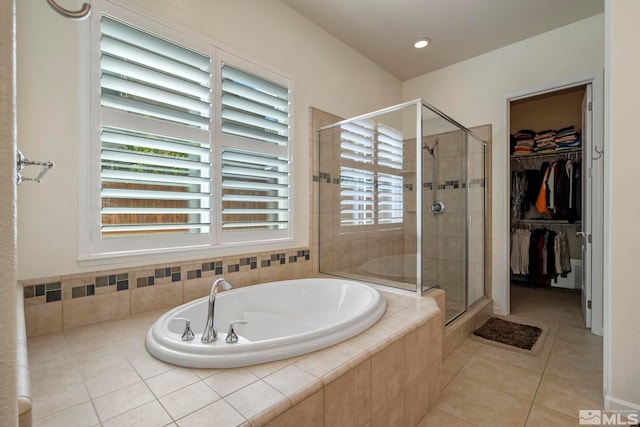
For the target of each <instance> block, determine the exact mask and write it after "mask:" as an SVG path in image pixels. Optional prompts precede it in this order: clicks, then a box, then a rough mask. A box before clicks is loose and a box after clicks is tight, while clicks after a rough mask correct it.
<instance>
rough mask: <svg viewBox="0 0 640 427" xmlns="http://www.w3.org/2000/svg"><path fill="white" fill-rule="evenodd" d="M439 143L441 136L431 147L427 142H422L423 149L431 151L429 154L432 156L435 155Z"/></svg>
mask: <svg viewBox="0 0 640 427" xmlns="http://www.w3.org/2000/svg"><path fill="white" fill-rule="evenodd" d="M438 143H440V138H436V140H435V142H434V143H433V147H429V145H427V143H426V142H423V143H422V149H423V150H427V151H428V152H429V154H431V155H432V156H434V157H435V150H436V146H437V145H438Z"/></svg>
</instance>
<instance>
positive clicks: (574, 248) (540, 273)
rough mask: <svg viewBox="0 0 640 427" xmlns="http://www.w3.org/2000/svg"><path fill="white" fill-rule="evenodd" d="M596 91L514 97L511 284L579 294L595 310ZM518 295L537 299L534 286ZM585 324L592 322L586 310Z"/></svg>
mask: <svg viewBox="0 0 640 427" xmlns="http://www.w3.org/2000/svg"><path fill="white" fill-rule="evenodd" d="M591 91H592V85H591V83H585V84H580V85H576V86H572V87H567V88H563V89H558V90H554V91H548V92H544V93H539V94H535V95H530V96H526V97H522V98H520V99H515V100H511V101H510V102H509V126H510V127H509V133H510V158H509V176H510V187H509V189H510V214H509V218H510V224H509V225H510V232H511V235H510V250H509V260H508V263H509V268H510V279H511V290H513V289H514V287H526V288H529V289H532V290H535V289H542V288H545V289H549V288H556V289H557V292H558V293H563V294H567V293H568V294H573V295H574V296H575V299H574V301H575V304H581V305H582V304H584V308H585V310H583V311H585V313H586V310H590V296H589V293H588V292H586V290H585V274H589V271H590V265H589V263H590V261H589V260H590V254H588V253H587V252H588V250H589V248H588V244H587V233H586V232H585V230H587V229H589V227H588V225H589V224H590V222H589V221H591V220H592V218H591V203H592V200H591V193H590V191H591V190H590V187H589V186H590V183H589V182H587V181H588V180H587V176H586V174H587V173H588V171H589V158H588V156H589V155H590V154H587V153H588V151H587V149H589V147H591V144H592V141H591V137H592V124H591V111H592V92H591ZM585 147H586V148H585ZM585 263H586V264H587V265H585ZM585 268H586V269H585ZM511 295H512V303H511V305H512V306H513V305H517V304H518V301H517V300H514V298H515V299H517V298H522V295H528V297H527V298H532V295H535V292H527V293H522V292H513V291H512V292H511ZM541 303H542V302H541ZM589 314H590V313H589ZM585 326H586V327H590V324H589V322H588V319H587V314H585Z"/></svg>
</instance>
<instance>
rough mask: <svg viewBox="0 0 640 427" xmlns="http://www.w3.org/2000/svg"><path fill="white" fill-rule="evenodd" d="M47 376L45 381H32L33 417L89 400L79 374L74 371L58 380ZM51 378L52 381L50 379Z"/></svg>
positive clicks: (39, 416)
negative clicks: (47, 379)
mask: <svg viewBox="0 0 640 427" xmlns="http://www.w3.org/2000/svg"><path fill="white" fill-rule="evenodd" d="M56 378H58V377H55V378H49V381H47V382H46V383H44V382H42V383H34V387H33V389H32V391H33V399H34V402H35V403H34V405H33V419H38V418H42V417H45V416H47V415H49V414H52V413H55V412H58V411H61V410H63V409H68V408H71V407H74V406H77V405H79V404H81V403H84V402H88V401H89V400H90V396H89V392H88V391H87V389H86V387H85V385H84V383H83V381H82V378H81V377H80V374H78V373H77V372H74V375H69V377H61V378H59V379H60V381H56V380H55V379H56ZM52 380H53V381H52Z"/></svg>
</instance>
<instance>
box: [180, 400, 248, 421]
mask: <svg viewBox="0 0 640 427" xmlns="http://www.w3.org/2000/svg"><path fill="white" fill-rule="evenodd" d="M245 421H246V420H245V418H244V417H243V416H242V415H240V413H238V411H236V410H235V409H234V408H233V407H232V406H231V405H229V404H228V403H227V402H225V401H224V400H222V399H220V400H217V401H215V402H213V403H212V404H210V405H207V406H205V407H204V408H202V409H200V410H198V411H196V412H194V413H192V414H190V415H187V416H186V417H184V418H181V419H179V420H178V421H177V423H178V425H179V426H180V427H202V426H216V427H232V426H233V427H235V426H237V425H240V424H242V423H243V422H245Z"/></svg>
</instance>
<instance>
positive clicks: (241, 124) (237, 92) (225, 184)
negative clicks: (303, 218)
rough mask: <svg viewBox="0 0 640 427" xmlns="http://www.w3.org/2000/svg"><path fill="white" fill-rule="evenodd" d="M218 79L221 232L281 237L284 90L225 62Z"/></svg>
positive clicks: (284, 227) (285, 218)
mask: <svg viewBox="0 0 640 427" xmlns="http://www.w3.org/2000/svg"><path fill="white" fill-rule="evenodd" d="M221 77H222V80H221V94H222V102H221V104H222V113H221V122H222V138H223V146H222V211H221V224H222V232H223V233H225V234H228V233H232V232H242V231H246V232H255V231H264V232H274V231H275V232H276V233H277V232H279V233H285V234H286V232H287V231H288V230H289V221H290V210H291V209H290V205H291V203H290V198H291V194H290V180H289V176H290V168H289V148H290V147H289V138H290V135H289V134H290V131H289V89H288V88H287V87H286V86H283V85H281V84H278V83H274V82H272V81H269V80H267V79H265V78H262V77H259V76H256V75H254V74H251V73H249V72H246V71H243V70H241V69H240V68H239V67H236V66H232V65H230V64H229V63H223V64H222V70H221ZM254 234H255V233H254ZM276 235H277V234H274V236H276ZM281 235H282V234H281Z"/></svg>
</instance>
